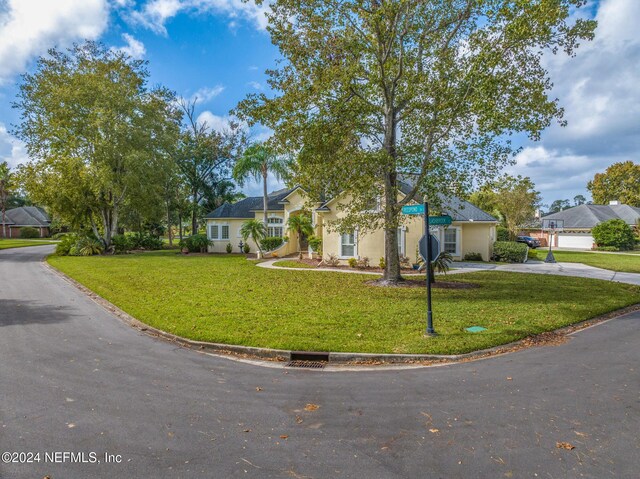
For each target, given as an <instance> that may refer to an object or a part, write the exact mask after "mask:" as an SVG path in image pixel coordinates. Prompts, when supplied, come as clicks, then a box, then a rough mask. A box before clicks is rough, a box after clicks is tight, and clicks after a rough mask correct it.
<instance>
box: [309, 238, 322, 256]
mask: <svg viewBox="0 0 640 479" xmlns="http://www.w3.org/2000/svg"><path fill="white" fill-rule="evenodd" d="M309 246H311V249H312V250H313V252H314V253H318V254H322V238H318V237H317V236H309Z"/></svg>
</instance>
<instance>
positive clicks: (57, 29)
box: [0, 0, 109, 84]
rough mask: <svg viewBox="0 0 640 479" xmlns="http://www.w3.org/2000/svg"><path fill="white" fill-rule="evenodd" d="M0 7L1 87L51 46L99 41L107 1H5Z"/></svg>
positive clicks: (107, 14) (106, 10) (103, 24)
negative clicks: (91, 40) (89, 40)
mask: <svg viewBox="0 0 640 479" xmlns="http://www.w3.org/2000/svg"><path fill="white" fill-rule="evenodd" d="M0 6H1V7H2V8H0V84H2V83H6V82H8V81H10V80H11V79H12V78H13V77H14V76H15V75H16V74H19V73H22V72H23V71H24V70H25V69H26V67H27V65H28V63H29V62H30V61H31V60H32V59H33V58H34V57H36V56H38V55H43V54H45V53H46V51H47V50H48V49H49V48H51V47H53V46H59V47H65V46H68V45H70V44H71V43H73V42H74V41H81V40H83V39H85V38H86V39H96V38H98V37H99V36H100V35H101V34H102V33H103V32H104V30H105V29H106V27H107V24H108V19H109V5H108V3H107V1H106V0H56V1H51V0H5V3H3V4H0Z"/></svg>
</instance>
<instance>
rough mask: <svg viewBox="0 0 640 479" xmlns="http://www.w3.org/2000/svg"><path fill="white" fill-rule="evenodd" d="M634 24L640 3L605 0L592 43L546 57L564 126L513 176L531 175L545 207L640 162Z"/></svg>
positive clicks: (525, 156) (638, 39) (526, 156)
mask: <svg viewBox="0 0 640 479" xmlns="http://www.w3.org/2000/svg"><path fill="white" fill-rule="evenodd" d="M581 10H582V9H581ZM581 15H584V13H582V14H581ZM639 18H640V2H638V1H637V0H602V2H601V3H600V5H599V7H598V11H597V13H596V20H597V21H598V28H597V30H596V38H595V40H594V41H592V42H586V43H583V44H582V45H581V46H580V48H578V49H577V51H576V53H577V55H576V57H575V58H567V57H566V55H564V56H563V55H558V56H552V55H548V56H547V57H545V62H546V65H547V68H548V69H549V71H550V74H551V78H552V80H553V81H554V82H555V86H554V89H553V91H552V94H551V95H552V97H558V98H559V99H560V103H561V105H562V106H563V107H564V108H565V116H564V119H566V120H567V122H568V125H567V127H565V128H562V127H560V126H557V125H554V126H552V127H550V128H549V129H548V130H547V131H545V132H544V134H543V136H542V142H541V144H540V145H539V146H531V147H527V148H525V150H524V151H523V152H522V153H521V154H520V155H519V156H518V158H517V161H518V162H517V165H516V166H515V167H514V168H513V169H512V171H513V172H515V173H519V174H522V175H525V176H530V177H531V178H532V179H533V180H534V182H535V183H536V185H537V187H538V189H540V190H541V192H542V193H543V196H544V198H545V201H546V202H547V203H550V202H551V201H553V200H554V199H558V198H569V197H571V198H573V196H574V195H575V194H578V193H580V194H584V195H585V196H587V194H586V193H587V192H586V184H587V182H588V181H589V180H590V179H592V178H593V175H594V174H595V173H596V172H600V171H604V170H605V169H606V168H607V167H608V166H609V165H611V164H612V163H615V162H618V161H625V160H629V159H631V160H634V161H636V162H637V161H638V158H639V157H640V155H639V154H638V153H640V135H638V125H640V88H639V86H638V85H639V83H638V78H640V35H638V33H637V20H638V19H639ZM563 191H566V192H567V193H566V194H564V193H563Z"/></svg>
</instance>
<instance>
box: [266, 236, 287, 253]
mask: <svg viewBox="0 0 640 479" xmlns="http://www.w3.org/2000/svg"><path fill="white" fill-rule="evenodd" d="M282 243H283V240H282V237H281V236H269V237H268V238H263V239H261V240H260V248H261V249H262V251H273V250H274V249H278V248H279V247H280V246H281V245H282Z"/></svg>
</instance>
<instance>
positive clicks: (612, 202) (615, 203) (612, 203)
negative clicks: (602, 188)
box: [609, 200, 620, 206]
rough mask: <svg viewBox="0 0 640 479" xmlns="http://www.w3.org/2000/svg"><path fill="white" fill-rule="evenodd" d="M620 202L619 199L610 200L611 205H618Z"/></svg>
mask: <svg viewBox="0 0 640 479" xmlns="http://www.w3.org/2000/svg"><path fill="white" fill-rule="evenodd" d="M619 204H620V202H619V201H618V200H611V201H609V206H618V205H619Z"/></svg>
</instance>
